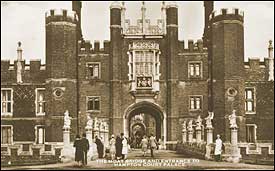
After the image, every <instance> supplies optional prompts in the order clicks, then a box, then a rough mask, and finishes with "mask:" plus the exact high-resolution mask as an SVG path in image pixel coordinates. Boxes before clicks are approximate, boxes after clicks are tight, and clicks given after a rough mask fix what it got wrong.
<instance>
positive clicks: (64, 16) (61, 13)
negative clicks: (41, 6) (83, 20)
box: [45, 9, 78, 24]
mask: <svg viewBox="0 0 275 171" xmlns="http://www.w3.org/2000/svg"><path fill="white" fill-rule="evenodd" d="M45 18H46V24H48V23H50V22H70V23H74V24H76V23H77V21H78V16H77V14H76V12H75V11H70V10H66V9H52V10H50V11H47V12H46V14H45Z"/></svg>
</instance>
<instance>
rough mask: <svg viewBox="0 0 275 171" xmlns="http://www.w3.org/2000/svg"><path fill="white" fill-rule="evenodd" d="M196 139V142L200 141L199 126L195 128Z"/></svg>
mask: <svg viewBox="0 0 275 171" xmlns="http://www.w3.org/2000/svg"><path fill="white" fill-rule="evenodd" d="M196 141H197V143H200V142H201V128H199V129H197V128H196Z"/></svg>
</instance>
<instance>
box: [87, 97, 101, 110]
mask: <svg viewBox="0 0 275 171" xmlns="http://www.w3.org/2000/svg"><path fill="white" fill-rule="evenodd" d="M99 110H100V97H98V96H88V97H87V111H99Z"/></svg>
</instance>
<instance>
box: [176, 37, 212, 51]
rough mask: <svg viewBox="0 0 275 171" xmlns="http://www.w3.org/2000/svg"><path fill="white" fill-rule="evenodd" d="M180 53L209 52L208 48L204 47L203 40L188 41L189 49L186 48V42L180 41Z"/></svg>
mask: <svg viewBox="0 0 275 171" xmlns="http://www.w3.org/2000/svg"><path fill="white" fill-rule="evenodd" d="M179 52H181V53H188V52H190V53H193V52H194V53H197V52H199V53H202V52H207V48H206V47H203V41H202V40H201V39H199V40H197V41H194V40H191V39H190V40H188V46H187V49H186V48H185V42H184V41H179Z"/></svg>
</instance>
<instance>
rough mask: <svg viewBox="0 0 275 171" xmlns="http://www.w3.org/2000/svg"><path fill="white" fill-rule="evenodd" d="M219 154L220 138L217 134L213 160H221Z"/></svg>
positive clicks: (220, 150) (220, 151)
mask: <svg viewBox="0 0 275 171" xmlns="http://www.w3.org/2000/svg"><path fill="white" fill-rule="evenodd" d="M221 154H222V140H221V138H220V135H219V134H218V135H217V139H216V144H215V151H214V155H215V161H221Z"/></svg>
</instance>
